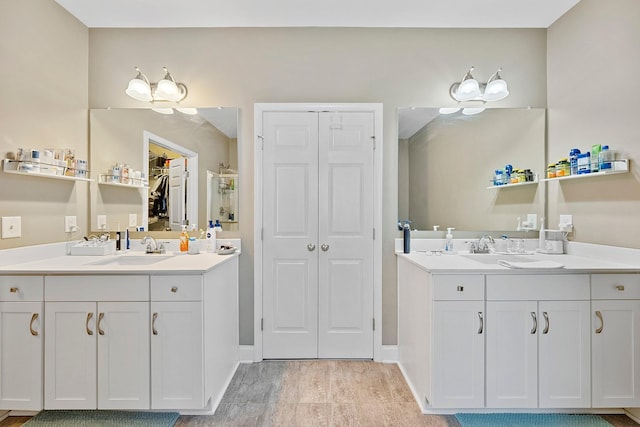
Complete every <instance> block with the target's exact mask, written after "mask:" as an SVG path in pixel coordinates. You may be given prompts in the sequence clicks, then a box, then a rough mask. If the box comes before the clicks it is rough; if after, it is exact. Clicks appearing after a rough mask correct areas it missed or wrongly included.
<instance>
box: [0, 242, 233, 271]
mask: <svg viewBox="0 0 640 427" xmlns="http://www.w3.org/2000/svg"><path fill="white" fill-rule="evenodd" d="M230 240H232V241H233V242H232V243H233V244H234V246H235V247H237V248H239V249H238V250H237V251H236V252H235V253H233V254H230V255H218V254H216V253H206V252H201V253H199V254H188V253H181V252H178V251H175V252H174V251H169V252H167V253H166V254H145V253H144V250H143V249H142V247H141V246H136V250H130V251H123V252H121V253H117V254H116V255H106V256H70V255H61V253H64V244H51V245H39V246H33V247H25V248H19V249H13V250H5V251H0V252H2V255H1V256H0V258H2V259H0V274H176V273H180V274H202V273H205V272H207V271H209V270H211V269H213V268H215V267H216V266H217V265H220V264H222V263H224V262H226V261H228V260H230V259H231V258H235V257H237V256H239V255H240V242H239V240H236V239H230ZM225 242H226V240H225ZM125 258H126V259H125ZM134 258H137V259H141V258H144V260H143V262H142V263H139V264H137V263H135V261H134ZM123 259H124V261H123ZM153 259H158V261H157V262H153V263H151V261H152V260H153ZM1 261H4V262H1ZM112 261H114V262H112ZM126 261H134V263H133V264H132V263H125V262H126Z"/></svg>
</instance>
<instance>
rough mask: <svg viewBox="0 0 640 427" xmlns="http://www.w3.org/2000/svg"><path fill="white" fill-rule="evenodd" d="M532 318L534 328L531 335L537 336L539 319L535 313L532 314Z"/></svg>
mask: <svg viewBox="0 0 640 427" xmlns="http://www.w3.org/2000/svg"><path fill="white" fill-rule="evenodd" d="M531 318H532V319H533V328H531V334H535V333H536V332H537V331H538V318H537V317H536V313H535V312H534V311H532V312H531Z"/></svg>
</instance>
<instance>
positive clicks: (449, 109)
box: [438, 107, 460, 114]
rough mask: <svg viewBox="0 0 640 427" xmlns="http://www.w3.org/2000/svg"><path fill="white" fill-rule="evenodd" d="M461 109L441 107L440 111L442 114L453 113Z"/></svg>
mask: <svg viewBox="0 0 640 427" xmlns="http://www.w3.org/2000/svg"><path fill="white" fill-rule="evenodd" d="M458 111H460V107H441V108H440V109H439V110H438V112H439V113H440V114H453V113H457V112H458Z"/></svg>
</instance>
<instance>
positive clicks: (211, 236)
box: [207, 220, 217, 252]
mask: <svg viewBox="0 0 640 427" xmlns="http://www.w3.org/2000/svg"><path fill="white" fill-rule="evenodd" d="M216 249H217V243H216V229H215V228H214V227H213V220H209V228H207V252H215V251H216Z"/></svg>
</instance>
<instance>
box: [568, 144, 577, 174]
mask: <svg viewBox="0 0 640 427" xmlns="http://www.w3.org/2000/svg"><path fill="white" fill-rule="evenodd" d="M578 154H580V150H579V149H577V148H572V149H571V151H569V165H570V168H571V175H578Z"/></svg>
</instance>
